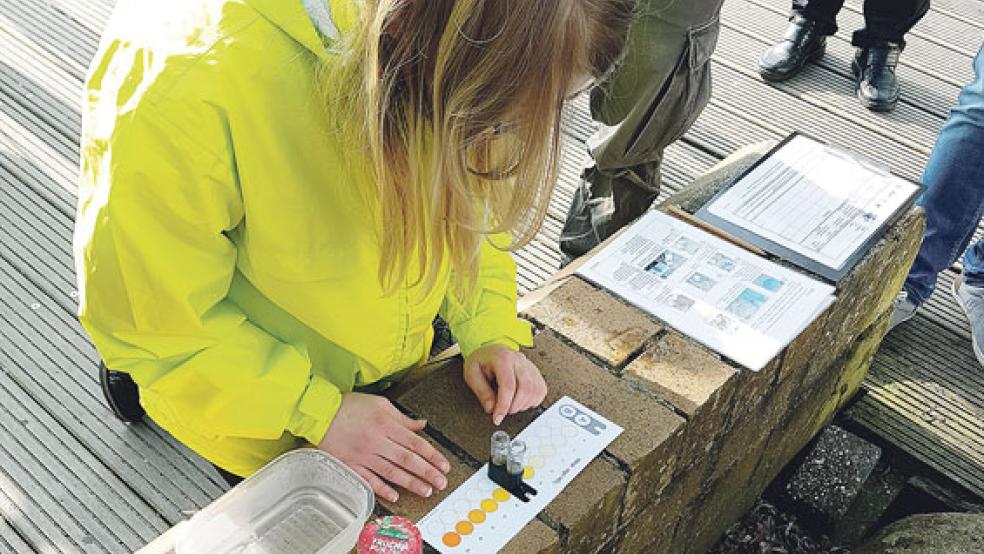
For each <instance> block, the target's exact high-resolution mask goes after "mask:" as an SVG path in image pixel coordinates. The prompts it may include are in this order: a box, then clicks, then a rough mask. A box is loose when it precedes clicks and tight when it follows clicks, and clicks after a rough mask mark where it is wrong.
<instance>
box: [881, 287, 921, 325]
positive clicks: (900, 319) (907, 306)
mask: <svg viewBox="0 0 984 554" xmlns="http://www.w3.org/2000/svg"><path fill="white" fill-rule="evenodd" d="M918 309H919V306H917V305H916V304H913V303H912V301H911V300H909V294H908V293H907V292H905V291H904V290H903V291H902V292H900V293H899V295H898V296H896V297H895V309H894V310H892V321H891V322H889V324H888V332H891V331H892V329H895V327H897V326H898V325H899V324H900V323H905V322H906V321H909V320H910V319H912V318H913V317H914V316H915V315H916V311H917V310H918Z"/></svg>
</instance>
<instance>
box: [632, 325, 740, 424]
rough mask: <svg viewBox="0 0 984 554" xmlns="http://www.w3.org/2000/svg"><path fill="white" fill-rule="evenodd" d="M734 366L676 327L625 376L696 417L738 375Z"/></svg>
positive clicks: (645, 353) (634, 363) (647, 350)
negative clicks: (681, 332)
mask: <svg viewBox="0 0 984 554" xmlns="http://www.w3.org/2000/svg"><path fill="white" fill-rule="evenodd" d="M736 373H737V372H736V371H735V369H734V368H733V367H731V366H729V365H728V364H726V363H724V362H723V361H721V358H720V357H719V356H718V355H717V354H714V353H712V352H710V351H709V350H707V349H705V348H704V347H702V346H700V345H698V344H696V343H694V342H693V341H691V340H690V339H688V338H686V337H684V336H683V335H681V334H680V333H677V332H676V331H670V332H668V333H666V334H664V335H663V336H661V337H660V338H659V340H657V341H656V343H655V344H654V345H653V346H652V347H650V348H648V349H646V351H645V352H644V353H643V354H642V355H641V356H639V357H638V358H636V359H635V360H634V361H633V362H632V363H631V364H629V366H628V367H626V368H625V377H626V378H627V379H629V380H631V381H634V382H637V383H639V384H640V385H642V386H644V387H645V388H647V389H648V390H650V391H651V392H652V393H653V394H655V395H657V396H659V397H661V398H665V399H666V400H667V401H669V402H670V403H671V404H673V405H674V406H675V407H676V408H677V409H678V410H680V411H681V412H684V413H686V414H687V415H688V416H690V417H693V416H694V415H695V414H696V413H697V410H698V409H699V408H701V407H702V406H704V404H706V403H707V402H708V400H709V399H710V398H711V397H712V396H715V395H716V393H717V392H718V391H719V390H721V388H722V386H723V385H724V384H725V383H726V382H727V381H728V380H729V379H732V378H734V376H735V375H736Z"/></svg>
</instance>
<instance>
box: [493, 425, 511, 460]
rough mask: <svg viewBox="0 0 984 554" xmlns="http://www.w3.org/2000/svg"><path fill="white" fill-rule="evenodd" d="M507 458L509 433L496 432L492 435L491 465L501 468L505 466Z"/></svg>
mask: <svg viewBox="0 0 984 554" xmlns="http://www.w3.org/2000/svg"><path fill="white" fill-rule="evenodd" d="M508 457H509V433H507V432H505V431H496V432H495V433H492V464H493V465H497V466H501V465H505V464H506V459H507V458H508Z"/></svg>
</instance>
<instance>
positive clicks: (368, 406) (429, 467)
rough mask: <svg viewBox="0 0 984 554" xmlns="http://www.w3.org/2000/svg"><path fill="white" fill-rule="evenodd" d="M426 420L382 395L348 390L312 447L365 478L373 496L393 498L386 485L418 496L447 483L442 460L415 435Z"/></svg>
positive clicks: (421, 429) (444, 463)
mask: <svg viewBox="0 0 984 554" xmlns="http://www.w3.org/2000/svg"><path fill="white" fill-rule="evenodd" d="M426 425H427V422H426V421H424V420H414V419H410V418H409V417H407V416H405V415H404V414H403V413H401V412H400V411H399V410H397V409H396V407H395V406H393V404H392V403H390V401H389V400H387V399H386V398H383V397H382V396H375V395H371V394H362V393H358V392H351V393H347V394H344V395H342V405H341V407H340V408H339V409H338V412H337V413H336V414H335V419H333V420H332V422H331V425H329V426H328V432H327V433H325V436H324V438H322V439H321V443H320V444H318V448H320V449H321V450H324V451H325V452H327V453H329V454H331V455H332V456H335V457H336V458H338V459H339V460H341V461H342V462H344V463H345V465H347V466H349V467H350V468H352V469H353V470H354V471H355V472H356V473H358V474H359V475H361V476H362V478H363V479H365V480H366V481H368V482H369V485H370V486H371V487H372V490H373V491H374V492H375V493H376V495H377V496H380V497H382V498H385V499H386V500H389V501H390V502H396V501H397V500H398V499H399V494H397V492H396V490H394V489H393V487H391V486H390V484H394V485H399V486H401V487H403V488H405V489H407V490H410V491H413V492H415V493H417V494H419V495H420V496H424V497H427V496H430V495H431V494H432V493H433V487H437V488H438V489H441V490H443V489H444V487H446V486H448V480H447V477H445V474H447V472H448V471H449V470H450V469H451V464H449V463H448V460H447V459H446V458H445V457H444V456H442V455H441V453H440V452H438V451H437V449H436V448H434V447H433V446H431V445H430V443H428V442H427V441H426V440H424V439H423V438H422V437H420V435H418V434H417V433H419V432H420V431H423V430H424V427H425V426H426Z"/></svg>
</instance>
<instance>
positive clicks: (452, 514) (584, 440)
mask: <svg viewBox="0 0 984 554" xmlns="http://www.w3.org/2000/svg"><path fill="white" fill-rule="evenodd" d="M621 433H622V428H621V427H619V426H618V425H616V424H614V423H612V422H611V421H609V420H607V419H605V418H604V417H602V416H600V415H598V414H597V413H595V412H593V411H592V410H590V409H588V408H586V407H584V406H583V405H581V404H580V403H578V402H576V401H574V400H572V399H571V398H569V397H567V396H565V397H563V398H561V399H560V400H558V401H557V402H556V403H554V405H553V406H551V407H550V408H549V409H548V410H547V411H545V412H544V413H543V414H541V415H540V417H538V418H536V419H535V420H533V422H532V423H530V424H529V425H528V426H527V427H526V429H524V430H523V431H522V432H521V433H519V435H517V436H516V437H515V439H519V440H522V441H524V442H526V445H527V456H526V466H525V473H524V478H525V482H526V483H527V484H529V485H530V486H532V487H533V488H534V489H536V490H537V494H536V495H535V496H532V497H531V498H530V501H529V502H522V501H520V500H519V499H517V498H515V497H513V496H512V495H511V494H510V493H509V492H507V491H506V490H505V489H503V488H502V487H500V486H499V485H497V484H496V483H494V482H493V481H492V480H491V479H489V477H488V464H486V465H484V466H482V468H481V469H479V470H478V471H477V472H476V473H475V474H474V475H472V476H471V477H470V478H468V480H467V481H465V482H464V483H463V484H462V485H461V486H460V487H458V489H457V490H455V491H454V492H452V493H451V494H450V495H448V497H447V498H445V499H444V500H443V501H442V502H441V503H440V504H438V505H437V506H435V507H434V509H433V510H431V512H430V513H429V514H427V515H426V516H424V517H423V519H421V520H420V521H419V522H417V526H418V527H419V528H420V532H421V534H422V535H423V538H424V540H425V541H427V543H428V544H430V545H431V546H432V547H434V548H435V549H437V550H438V551H439V552H441V553H443V554H485V553H494V552H498V551H499V550H501V549H502V548H503V547H505V545H506V544H507V543H508V542H509V541H510V540H511V539H512V538H513V537H514V536H516V534H517V533H519V532H520V531H521V530H522V529H523V527H525V526H526V524H527V523H529V522H530V521H531V520H532V519H533V518H534V517H536V515H537V514H538V513H540V511H541V510H543V509H544V508H545V507H546V506H547V504H549V503H550V501H552V500H553V499H554V498H556V497H557V495H558V494H560V491H562V490H564V487H566V486H567V484H568V483H570V482H571V481H572V480H573V479H574V477H576V476H577V474H578V473H580V472H581V471H582V470H584V468H585V467H587V465H588V464H589V463H591V461H592V460H594V459H595V457H597V456H598V455H599V454H601V451H602V450H604V449H605V447H607V446H608V445H609V444H611V442H612V441H613V440H615V438H616V437H618V436H619V435H620V434H621Z"/></svg>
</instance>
